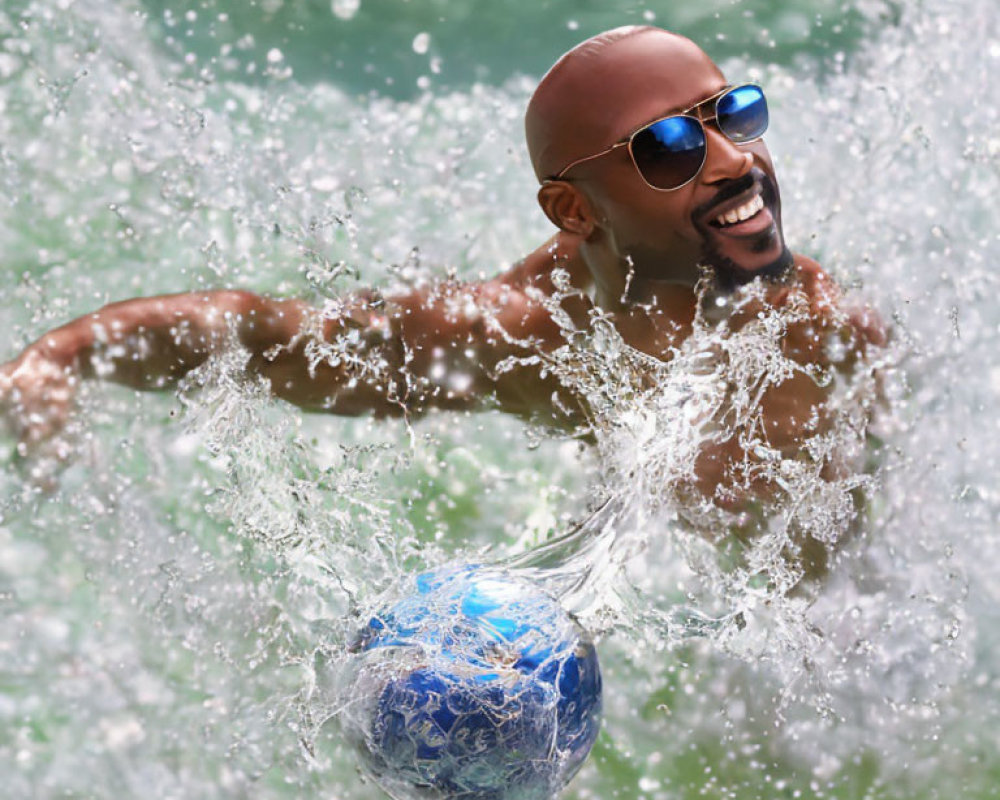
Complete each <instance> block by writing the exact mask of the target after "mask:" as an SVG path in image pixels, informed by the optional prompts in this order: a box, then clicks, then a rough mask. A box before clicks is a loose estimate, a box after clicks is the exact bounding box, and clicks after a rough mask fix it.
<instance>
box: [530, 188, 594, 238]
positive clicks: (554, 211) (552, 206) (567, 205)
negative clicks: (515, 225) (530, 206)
mask: <svg viewBox="0 0 1000 800" xmlns="http://www.w3.org/2000/svg"><path fill="white" fill-rule="evenodd" d="M538 205H540V206H541V207H542V211H544V212H545V216H547V217H548V218H549V220H551V222H552V224H553V225H555V226H556V227H557V228H559V230H561V231H566V232H567V233H575V234H577V235H578V236H581V237H583V238H584V239H587V238H589V236H590V235H591V234H592V233H593V232H594V227H595V225H596V219H595V217H594V213H593V211H592V210H591V208H590V203H589V202H588V201H587V198H586V197H585V196H584V194H583V192H581V191H580V190H579V189H578V188H577V187H576V186H574V185H573V184H572V183H569V182H568V181H546V182H545V183H543V184H542V186H541V188H540V189H539V190H538Z"/></svg>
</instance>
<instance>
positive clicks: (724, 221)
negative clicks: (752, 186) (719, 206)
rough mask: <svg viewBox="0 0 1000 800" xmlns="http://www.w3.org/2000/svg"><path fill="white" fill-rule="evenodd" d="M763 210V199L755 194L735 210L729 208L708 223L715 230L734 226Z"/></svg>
mask: <svg viewBox="0 0 1000 800" xmlns="http://www.w3.org/2000/svg"><path fill="white" fill-rule="evenodd" d="M763 208H764V198H763V197H762V196H761V195H759V194H755V195H754V196H753V197H752V198H750V199H749V200H748V201H747V202H745V203H744V204H743V205H741V206H737V207H736V208H731V209H729V211H726V212H725V213H723V214H719V215H718V216H717V217H716V218H715V219H714V220H712V221H711V223H709V224H710V225H714V226H715V227H717V228H726V227H729V226H730V225H735V224H736V223H738V222H743V221H744V220H748V219H750V218H751V217H754V216H756V215H757V213H758V212H760V211H762V210H763Z"/></svg>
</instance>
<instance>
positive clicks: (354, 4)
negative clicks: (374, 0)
mask: <svg viewBox="0 0 1000 800" xmlns="http://www.w3.org/2000/svg"><path fill="white" fill-rule="evenodd" d="M359 8H361V0H333V2H332V3H330V10H331V11H332V12H333V15H334V16H335V17H337V18H338V19H351V18H352V17H353V16H354V15H355V14H357V13H358V9H359Z"/></svg>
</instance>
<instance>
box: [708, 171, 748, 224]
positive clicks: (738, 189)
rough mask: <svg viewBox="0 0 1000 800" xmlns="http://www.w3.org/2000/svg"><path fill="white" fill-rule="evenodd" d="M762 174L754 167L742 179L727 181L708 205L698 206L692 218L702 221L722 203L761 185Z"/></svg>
mask: <svg viewBox="0 0 1000 800" xmlns="http://www.w3.org/2000/svg"><path fill="white" fill-rule="evenodd" d="M760 178H761V172H760V170H759V169H757V168H756V167H754V168H753V169H751V170H750V171H749V172H748V173H747V174H746V175H744V176H743V177H742V178H734V179H733V180H731V181H727V182H726V183H725V184H723V185H722V187H721V188H720V189H719V191H717V192H716V193H715V196H714V197H712V199H711V200H709V201H708V202H707V203H702V204H701V205H700V206H698V207H697V208H696V209H695V210H694V212H693V213H692V214H691V216H692V217H693V218H694V219H695V220H698V219H702V218H703V217H704V216H705V215H706V214H708V212H709V211H711V210H712V209H713V208H715V207H716V206H717V205H719V204H720V203H725V202H726V201H727V200H731V199H732V198H734V197H736V196H737V195H741V194H743V193H744V192H747V191H749V190H750V189H751V188H752V187H753V186H754V184H756V183H760Z"/></svg>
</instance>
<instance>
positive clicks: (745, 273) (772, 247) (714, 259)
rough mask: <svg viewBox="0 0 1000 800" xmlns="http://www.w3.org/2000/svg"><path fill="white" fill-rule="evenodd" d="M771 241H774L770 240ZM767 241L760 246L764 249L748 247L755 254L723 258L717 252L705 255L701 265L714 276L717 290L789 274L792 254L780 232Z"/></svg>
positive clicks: (729, 288) (769, 237)
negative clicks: (775, 240)
mask: <svg viewBox="0 0 1000 800" xmlns="http://www.w3.org/2000/svg"><path fill="white" fill-rule="evenodd" d="M774 238H777V242H774V241H771V240H772V239H774ZM767 239H768V241H766V242H762V243H761V245H763V246H761V247H759V248H751V249H752V250H754V252H751V253H748V254H747V256H746V257H731V256H726V255H724V254H722V253H720V252H717V251H716V252H706V253H705V254H704V263H705V264H706V265H707V266H709V267H710V268H711V269H712V271H713V272H714V273H715V280H716V282H717V283H718V285H719V288H720V289H724V290H732V289H736V288H737V287H739V286H743V285H745V284H747V283H750V281H752V280H754V279H755V278H763V279H764V280H778V279H780V278H783V277H784V276H785V275H787V274H788V272H789V271H790V270H791V269H792V267H793V265H794V261H795V259H794V256H793V255H792V251H791V250H789V249H788V246H787V245H786V244H785V240H784V238H783V237H782V236H781V234H780V233H777V234H775V235H772V236H768V237H767Z"/></svg>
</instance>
